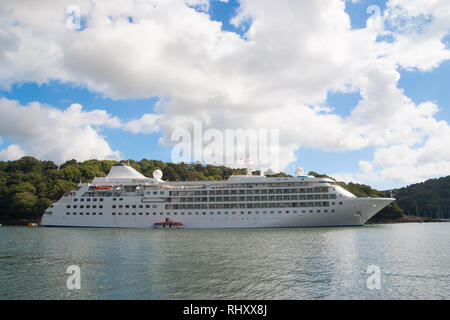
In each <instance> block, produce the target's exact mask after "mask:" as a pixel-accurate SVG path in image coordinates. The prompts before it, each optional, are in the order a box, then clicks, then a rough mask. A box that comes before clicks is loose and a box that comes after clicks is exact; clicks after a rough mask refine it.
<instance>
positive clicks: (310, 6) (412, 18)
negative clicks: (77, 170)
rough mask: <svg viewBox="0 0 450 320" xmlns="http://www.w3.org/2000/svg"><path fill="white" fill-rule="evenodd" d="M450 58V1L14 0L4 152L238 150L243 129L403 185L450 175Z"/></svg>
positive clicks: (68, 155)
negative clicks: (230, 135)
mask: <svg viewBox="0 0 450 320" xmlns="http://www.w3.org/2000/svg"><path fill="white" fill-rule="evenodd" d="M449 60H450V2H449V1H448V0H430V1H422V0H372V1H366V0H359V1H356V0H347V1H344V0H317V1H299V0H292V1H290V0H280V1H269V0H258V1H255V0H228V1H224V0H220V1H219V0H113V1H93V0H70V1H69V0H67V1H66V0H61V1H57V2H55V1H50V0H49V1H47V0H42V1H32V0H23V1H13V0H11V1H10V0H5V1H1V2H0V112H1V113H0V160H3V161H9V160H15V159H19V158H20V157H22V156H26V155H27V156H33V157H36V158H38V159H41V160H52V161H54V162H55V163H57V164H61V163H63V162H64V161H67V160H70V159H76V160H79V161H84V160H88V159H135V160H140V159H142V158H147V159H155V160H162V161H170V162H177V161H178V160H179V155H180V154H179V153H174V150H178V149H176V148H177V146H179V142H180V141H181V140H177V139H176V138H177V137H181V136H183V137H186V136H190V137H191V140H192V141H191V142H192V143H191V144H190V145H189V146H190V147H191V149H190V150H192V152H191V153H189V152H188V153H185V152H183V153H182V155H183V157H184V158H183V159H184V160H186V161H189V160H192V161H195V160H200V161H201V162H203V163H214V164H218V165H219V164H229V163H228V162H225V160H224V161H223V163H221V161H220V159H226V156H227V154H226V153H227V152H230V151H229V150H231V149H230V148H236V150H241V149H238V148H239V147H242V144H243V143H244V142H242V141H240V142H239V140H238V139H237V140H231V139H223V140H220V139H219V138H220V137H222V138H223V137H227V136H226V132H227V131H229V130H235V132H244V133H249V132H258V133H261V132H264V133H267V136H269V134H270V133H275V134H276V139H274V140H270V139H269V140H266V141H265V145H266V147H269V152H268V153H267V157H266V158H264V159H263V157H261V159H259V158H258V159H256V161H254V162H255V166H256V167H257V168H261V169H264V170H266V169H273V170H275V171H278V170H283V171H285V172H287V173H288V174H294V173H295V171H296V168H298V167H302V168H304V170H305V171H306V172H309V171H315V172H319V173H326V174H328V175H331V176H333V177H335V178H337V179H339V180H343V181H346V182H350V181H353V182H357V183H364V184H369V185H371V186H373V187H375V188H377V189H382V190H385V189H390V188H396V187H401V186H406V185H409V184H412V183H417V182H421V181H425V180H427V179H430V178H436V177H441V176H446V175H449V174H450V127H449V121H450V95H449V86H448V83H449V80H450V61H449ZM198 123H201V128H202V130H203V131H202V132H203V136H201V137H200V139H203V140H202V141H201V143H200V144H199V143H197V142H198V141H199V140H195V137H196V135H195V133H196V131H195V130H196V129H195V128H196V124H197V125H198ZM197 128H198V127H197ZM239 130H241V131H239ZM258 139H259V140H258V143H262V142H261V141H263V142H264V139H262V136H258ZM196 141H197V142H196ZM275 142H276V143H275ZM254 145H258V146H261V145H260V144H257V143H254ZM185 150H186V149H185ZM233 150H234V149H233ZM258 150H259V149H258ZM239 152H240V151H236V152H235V155H234V156H235V160H236V161H235V162H233V164H232V166H235V167H243V166H244V162H243V161H244V160H243V159H244V158H245V155H244V156H242V154H241V153H239ZM176 155H178V156H176ZM199 155H200V156H199ZM252 160H253V159H252Z"/></svg>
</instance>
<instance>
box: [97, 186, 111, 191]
mask: <svg viewBox="0 0 450 320" xmlns="http://www.w3.org/2000/svg"><path fill="white" fill-rule="evenodd" d="M112 188H113V187H112V186H95V187H94V189H97V190H111V189H112Z"/></svg>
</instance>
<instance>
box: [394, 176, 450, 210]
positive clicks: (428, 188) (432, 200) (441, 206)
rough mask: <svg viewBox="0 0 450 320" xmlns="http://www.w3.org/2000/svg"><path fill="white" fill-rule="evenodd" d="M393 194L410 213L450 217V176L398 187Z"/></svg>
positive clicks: (399, 203)
mask: <svg viewBox="0 0 450 320" xmlns="http://www.w3.org/2000/svg"><path fill="white" fill-rule="evenodd" d="M393 194H394V197H395V198H396V199H397V202H398V205H399V206H400V207H401V208H402V209H403V211H404V212H405V213H406V214H408V215H415V216H420V217H428V218H438V219H442V218H444V219H449V218H450V176H447V177H442V178H439V179H430V180H427V181H425V182H422V183H417V184H412V185H410V186H407V187H404V188H401V189H396V190H393Z"/></svg>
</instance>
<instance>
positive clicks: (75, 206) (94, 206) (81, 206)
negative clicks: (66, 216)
mask: <svg viewBox="0 0 450 320" xmlns="http://www.w3.org/2000/svg"><path fill="white" fill-rule="evenodd" d="M90 207H91V205H89V204H87V205H86V208H87V209H89V208H90ZM72 208H74V209H76V208H78V205H76V204H74V205H73V206H72ZM83 208H84V205H83V204H80V209H83ZM96 208H97V205H95V204H94V205H92V209H96ZM98 208H99V209H103V205H102V204H100V205H99V206H98ZM67 209H70V204H68V205H67Z"/></svg>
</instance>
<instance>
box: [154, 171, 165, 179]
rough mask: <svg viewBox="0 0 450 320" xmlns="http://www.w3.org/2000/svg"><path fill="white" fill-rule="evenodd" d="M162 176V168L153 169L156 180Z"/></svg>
mask: <svg viewBox="0 0 450 320" xmlns="http://www.w3.org/2000/svg"><path fill="white" fill-rule="evenodd" d="M162 176H163V173H162V171H161V170H159V169H156V170H155V171H153V178H155V180H157V181H160V180H161V178H162Z"/></svg>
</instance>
